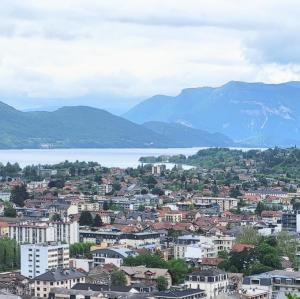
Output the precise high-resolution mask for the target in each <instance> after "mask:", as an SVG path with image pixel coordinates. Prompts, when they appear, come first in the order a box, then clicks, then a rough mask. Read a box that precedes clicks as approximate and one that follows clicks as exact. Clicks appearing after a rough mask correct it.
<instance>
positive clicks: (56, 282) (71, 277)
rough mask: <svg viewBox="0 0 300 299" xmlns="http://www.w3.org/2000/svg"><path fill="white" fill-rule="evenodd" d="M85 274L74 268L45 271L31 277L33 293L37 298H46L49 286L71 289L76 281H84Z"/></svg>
mask: <svg viewBox="0 0 300 299" xmlns="http://www.w3.org/2000/svg"><path fill="white" fill-rule="evenodd" d="M86 275H87V274H86V272H81V271H78V270H75V269H56V270H51V271H47V272H46V273H43V274H41V275H39V276H36V277H35V278H34V279H33V283H32V288H33V295H34V296H35V297H38V298H48V295H49V293H50V290H51V288H54V287H60V288H65V289H71V288H72V287H73V286H74V285H75V284H77V283H84V282H85V277H86Z"/></svg>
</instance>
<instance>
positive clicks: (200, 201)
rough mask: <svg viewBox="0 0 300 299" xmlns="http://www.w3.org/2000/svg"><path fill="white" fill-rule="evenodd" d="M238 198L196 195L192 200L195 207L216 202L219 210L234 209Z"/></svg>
mask: <svg viewBox="0 0 300 299" xmlns="http://www.w3.org/2000/svg"><path fill="white" fill-rule="evenodd" d="M238 202H239V200H238V199H236V198H231V197H197V198H195V200H194V205H195V207H196V208H197V207H200V208H201V207H202V206H203V205H210V204H215V203H216V204H218V205H219V207H220V211H221V212H225V211H229V210H231V209H236V208H237V204H238Z"/></svg>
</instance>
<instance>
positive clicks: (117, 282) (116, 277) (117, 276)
mask: <svg viewBox="0 0 300 299" xmlns="http://www.w3.org/2000/svg"><path fill="white" fill-rule="evenodd" d="M111 284H112V285H113V286H126V284H127V279H126V276H125V274H124V272H122V271H114V272H112V274H111Z"/></svg>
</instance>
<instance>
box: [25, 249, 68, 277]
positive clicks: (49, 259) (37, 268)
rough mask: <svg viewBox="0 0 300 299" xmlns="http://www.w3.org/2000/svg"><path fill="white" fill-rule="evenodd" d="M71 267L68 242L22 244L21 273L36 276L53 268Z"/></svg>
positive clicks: (26, 275)
mask: <svg viewBox="0 0 300 299" xmlns="http://www.w3.org/2000/svg"><path fill="white" fill-rule="evenodd" d="M68 267H69V245H68V244H52V245H50V244H24V245H21V274H22V275H24V276H25V277H28V278H34V277H36V276H38V275H41V274H43V273H45V272H47V271H48V270H51V269H56V268H60V269H64V268H68Z"/></svg>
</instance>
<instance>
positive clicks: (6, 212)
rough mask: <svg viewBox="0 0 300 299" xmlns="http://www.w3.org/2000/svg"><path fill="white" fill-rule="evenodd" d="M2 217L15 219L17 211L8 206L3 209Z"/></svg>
mask: <svg viewBox="0 0 300 299" xmlns="http://www.w3.org/2000/svg"><path fill="white" fill-rule="evenodd" d="M4 216H5V217H12V218H15V217H17V211H16V209H14V208H13V206H12V205H8V206H6V207H5V208H4Z"/></svg>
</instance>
